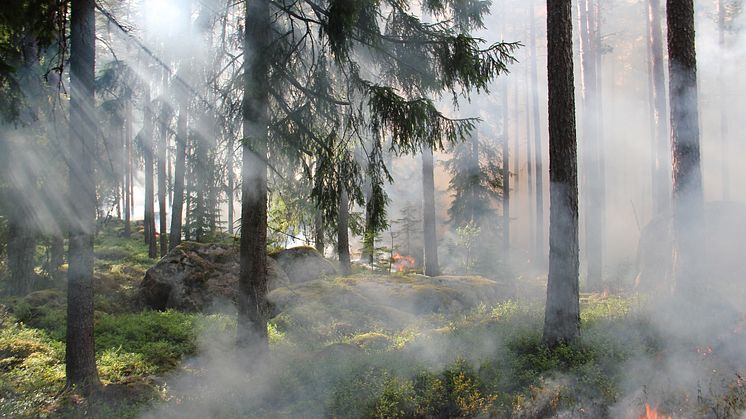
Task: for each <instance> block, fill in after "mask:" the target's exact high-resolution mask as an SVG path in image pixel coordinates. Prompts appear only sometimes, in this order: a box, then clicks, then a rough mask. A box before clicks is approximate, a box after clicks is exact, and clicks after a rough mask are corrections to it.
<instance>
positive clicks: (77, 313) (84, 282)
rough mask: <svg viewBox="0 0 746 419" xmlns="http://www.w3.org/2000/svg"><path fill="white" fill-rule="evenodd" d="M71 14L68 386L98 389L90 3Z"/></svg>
mask: <svg viewBox="0 0 746 419" xmlns="http://www.w3.org/2000/svg"><path fill="white" fill-rule="evenodd" d="M71 4H72V7H71V12H70V79H71V82H70V91H71V95H70V159H69V160H68V161H69V162H70V163H69V164H70V205H71V207H72V208H71V211H70V213H71V214H73V215H74V217H75V219H73V220H70V222H69V223H68V225H69V228H70V248H69V252H70V253H69V261H70V265H69V268H68V271H67V334H66V338H65V373H66V376H67V386H68V387H73V386H74V387H77V388H79V389H80V390H81V391H83V393H90V392H91V391H93V390H94V389H96V388H97V387H99V386H100V382H99V379H98V372H97V371H96V352H95V345H94V337H93V235H94V232H95V228H96V185H95V180H94V179H95V177H94V170H93V161H94V154H93V153H94V150H95V144H96V122H95V121H96V118H95V115H94V114H93V109H94V103H95V99H94V84H95V77H94V67H95V39H96V26H95V24H96V23H95V14H94V7H95V5H94V0H72V2H71Z"/></svg>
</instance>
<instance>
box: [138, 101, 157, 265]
mask: <svg viewBox="0 0 746 419" xmlns="http://www.w3.org/2000/svg"><path fill="white" fill-rule="evenodd" d="M143 101H144V105H145V109H144V116H143V128H142V137H141V138H142V146H143V160H144V162H145V209H144V211H145V214H144V217H143V218H144V222H145V229H144V232H145V237H144V240H145V244H147V245H148V257H150V258H156V257H157V256H158V249H157V246H156V240H155V191H154V189H155V187H154V184H153V177H154V176H153V166H154V162H153V151H154V150H153V123H154V121H153V119H154V115H153V108H152V104H151V103H150V88H149V87H145V94H144V99H143Z"/></svg>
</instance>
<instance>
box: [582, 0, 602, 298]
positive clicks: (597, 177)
mask: <svg viewBox="0 0 746 419" xmlns="http://www.w3.org/2000/svg"><path fill="white" fill-rule="evenodd" d="M591 3H592V0H582V1H581V2H580V31H579V32H580V40H581V42H580V43H581V58H582V65H583V71H582V72H581V74H582V79H581V83H582V86H583V88H582V91H583V145H584V153H583V156H584V158H583V163H584V164H583V166H584V170H585V176H583V179H584V180H585V182H584V183H585V191H586V192H585V193H586V199H585V203H586V208H585V247H586V259H587V263H588V266H587V268H588V271H587V281H588V288H589V289H590V290H592V291H599V290H600V288H601V286H602V285H601V284H602V281H603V277H602V275H603V236H602V235H603V225H602V206H601V201H602V199H603V198H602V193H603V191H602V189H601V182H602V179H601V162H600V152H599V143H600V141H601V138H600V132H599V119H600V115H599V105H600V101H599V100H598V94H597V92H598V85H597V81H598V76H597V73H598V68H597V63H598V62H597V60H596V54H597V53H598V48H597V45H595V41H596V37H595V33H594V32H595V28H596V24H595V16H594V11H593V10H592V8H593V6H592V4H591Z"/></svg>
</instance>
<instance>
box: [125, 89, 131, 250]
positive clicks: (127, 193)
mask: <svg viewBox="0 0 746 419" xmlns="http://www.w3.org/2000/svg"><path fill="white" fill-rule="evenodd" d="M124 109H125V112H124V148H125V151H124V158H125V159H126V161H125V165H124V189H125V193H124V237H125V238H127V239H129V238H130V235H132V220H131V217H132V154H133V153H132V102H130V100H127V103H125V105H124Z"/></svg>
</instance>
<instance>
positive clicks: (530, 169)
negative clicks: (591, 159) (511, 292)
mask: <svg viewBox="0 0 746 419" xmlns="http://www.w3.org/2000/svg"><path fill="white" fill-rule="evenodd" d="M527 36H530V35H527ZM529 53H530V51H527V54H529ZM526 58H527V60H528V61H529V62H530V59H531V58H530V56H527V57H526ZM529 80H530V65H529V64H528V63H527V65H526V74H525V77H524V83H525V87H526V90H525V92H524V93H525V94H526V108H525V109H526V185H527V188H526V190H527V192H528V196H527V200H528V205H527V209H528V214H527V215H528V252H527V253H528V254H529V258H530V259H533V256H534V249H535V246H536V244H535V243H534V242H535V240H536V226H535V225H534V223H535V222H536V218H534V214H535V212H534V204H535V203H536V201H535V200H534V185H535V184H536V183H535V181H534V155H533V153H532V152H531V138H532V137H531V90H530V89H531V86H530V85H529V84H530V81H529Z"/></svg>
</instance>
